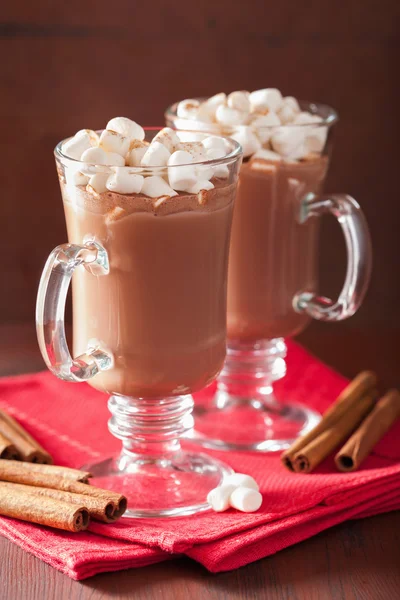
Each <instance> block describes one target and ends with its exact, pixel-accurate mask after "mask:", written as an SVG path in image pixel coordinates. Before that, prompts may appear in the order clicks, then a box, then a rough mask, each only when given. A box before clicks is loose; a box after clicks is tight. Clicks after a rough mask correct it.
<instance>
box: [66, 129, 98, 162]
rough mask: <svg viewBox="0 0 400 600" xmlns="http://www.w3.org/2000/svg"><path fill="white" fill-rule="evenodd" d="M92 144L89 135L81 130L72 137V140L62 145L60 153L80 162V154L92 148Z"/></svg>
mask: <svg viewBox="0 0 400 600" xmlns="http://www.w3.org/2000/svg"><path fill="white" fill-rule="evenodd" d="M93 146H94V144H93V143H92V139H91V137H90V135H89V134H88V133H87V131H86V130H85V129H81V131H78V133H76V134H75V135H74V137H73V138H71V139H70V140H68V141H67V142H65V144H63V145H62V148H61V150H62V152H63V154H65V155H66V156H68V157H69V158H75V160H80V159H81V156H82V154H83V153H84V152H85V151H86V150H89V149H90V148H92V147H93Z"/></svg>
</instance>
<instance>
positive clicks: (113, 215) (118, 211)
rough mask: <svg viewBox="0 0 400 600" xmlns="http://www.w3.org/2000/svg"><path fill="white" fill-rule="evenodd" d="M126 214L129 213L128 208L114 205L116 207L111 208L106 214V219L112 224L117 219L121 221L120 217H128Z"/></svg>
mask: <svg viewBox="0 0 400 600" xmlns="http://www.w3.org/2000/svg"><path fill="white" fill-rule="evenodd" d="M126 215H127V212H126V210H124V209H123V208H121V207H120V206H114V208H112V209H111V210H109V211H108V213H107V214H106V219H105V221H106V223H107V225H110V224H111V223H115V221H119V220H120V219H123V218H124V217H126Z"/></svg>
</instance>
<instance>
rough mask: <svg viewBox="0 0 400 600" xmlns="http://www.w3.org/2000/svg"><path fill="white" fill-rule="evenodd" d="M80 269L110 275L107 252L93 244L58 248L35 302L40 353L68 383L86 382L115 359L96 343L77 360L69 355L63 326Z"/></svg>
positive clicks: (55, 373)
mask: <svg viewBox="0 0 400 600" xmlns="http://www.w3.org/2000/svg"><path fill="white" fill-rule="evenodd" d="M80 266H82V268H85V269H87V270H88V271H89V272H90V273H92V274H93V275H106V274H107V273H108V272H109V262H108V255H107V251H106V250H105V248H103V247H102V246H101V245H100V244H98V243H97V242H94V241H88V242H87V243H85V244H83V245H82V246H81V245H77V244H62V245H61V246H57V248H55V249H54V250H53V252H52V253H51V254H50V256H49V258H48V259H47V262H46V265H45V267H44V269H43V273H42V276H41V279H40V284H39V290H38V296H37V302H36V332H37V337H38V342H39V347H40V351H41V353H42V356H43V359H44V361H45V363H46V365H47V367H48V368H49V369H50V371H52V372H53V373H54V375H56V376H57V377H59V378H60V379H64V380H65V381H87V380H88V379H91V378H92V377H94V376H95V375H96V374H97V373H98V372H99V371H105V370H107V369H109V368H111V367H112V364H113V358H112V355H111V354H110V353H109V352H107V351H106V350H104V349H102V348H101V347H100V345H98V343H97V342H96V343H93V346H91V347H88V348H87V351H86V353H85V354H82V355H81V356H78V357H77V358H75V359H74V358H72V356H71V354H70V352H69V349H68V344H67V339H66V336H65V326H64V313H65V302H66V299H67V293H68V288H69V285H70V282H71V278H72V275H73V272H74V271H75V269H76V268H77V267H80Z"/></svg>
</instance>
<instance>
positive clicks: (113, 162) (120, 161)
mask: <svg viewBox="0 0 400 600" xmlns="http://www.w3.org/2000/svg"><path fill="white" fill-rule="evenodd" d="M106 155H107V156H106V160H107V163H106V164H107V165H110V166H111V167H123V166H124V165H125V158H124V157H123V156H121V155H120V154H117V152H106Z"/></svg>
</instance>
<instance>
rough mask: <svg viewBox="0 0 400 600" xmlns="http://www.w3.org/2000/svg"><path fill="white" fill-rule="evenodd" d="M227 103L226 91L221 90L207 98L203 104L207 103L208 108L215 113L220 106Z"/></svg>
mask: <svg viewBox="0 0 400 600" xmlns="http://www.w3.org/2000/svg"><path fill="white" fill-rule="evenodd" d="M225 103H226V94H225V93H224V92H219V93H218V94H214V96H211V97H210V98H207V100H206V101H205V102H204V103H203V104H207V106H208V108H209V109H212V110H213V114H214V115H215V111H216V110H217V108H218V106H220V105H221V104H225Z"/></svg>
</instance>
